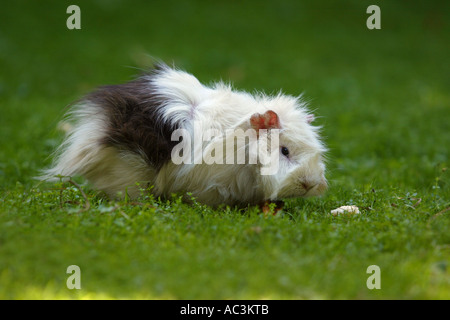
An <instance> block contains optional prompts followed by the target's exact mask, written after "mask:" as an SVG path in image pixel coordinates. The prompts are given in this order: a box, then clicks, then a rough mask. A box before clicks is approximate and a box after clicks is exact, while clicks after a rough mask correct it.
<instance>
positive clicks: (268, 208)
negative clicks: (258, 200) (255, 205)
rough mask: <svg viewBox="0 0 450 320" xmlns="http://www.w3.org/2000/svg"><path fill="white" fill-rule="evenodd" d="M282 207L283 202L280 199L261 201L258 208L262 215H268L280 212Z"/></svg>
mask: <svg viewBox="0 0 450 320" xmlns="http://www.w3.org/2000/svg"><path fill="white" fill-rule="evenodd" d="M283 207H284V202H283V201H281V200H277V201H271V200H267V201H265V202H264V203H262V204H261V205H260V206H259V208H260V209H261V212H262V213H263V214H264V216H268V215H274V216H275V215H277V214H279V213H281V211H282V210H283Z"/></svg>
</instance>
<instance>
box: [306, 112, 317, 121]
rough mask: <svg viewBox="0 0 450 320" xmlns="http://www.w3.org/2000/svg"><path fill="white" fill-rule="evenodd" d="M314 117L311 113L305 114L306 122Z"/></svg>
mask: <svg viewBox="0 0 450 320" xmlns="http://www.w3.org/2000/svg"><path fill="white" fill-rule="evenodd" d="M315 119H316V117H315V116H314V115H313V114H308V115H306V122H308V123H311V122H313V121H314V120H315Z"/></svg>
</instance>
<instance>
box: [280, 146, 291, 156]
mask: <svg viewBox="0 0 450 320" xmlns="http://www.w3.org/2000/svg"><path fill="white" fill-rule="evenodd" d="M281 153H282V154H283V156H286V157H288V156H289V149H288V148H286V147H281Z"/></svg>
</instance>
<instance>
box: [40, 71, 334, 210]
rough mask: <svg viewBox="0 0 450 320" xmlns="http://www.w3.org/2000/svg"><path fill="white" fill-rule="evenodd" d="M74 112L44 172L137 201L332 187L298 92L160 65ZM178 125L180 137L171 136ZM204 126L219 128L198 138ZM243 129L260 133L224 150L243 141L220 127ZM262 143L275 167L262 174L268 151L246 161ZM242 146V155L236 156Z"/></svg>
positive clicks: (250, 196)
mask: <svg viewBox="0 0 450 320" xmlns="http://www.w3.org/2000/svg"><path fill="white" fill-rule="evenodd" d="M68 119H70V121H71V122H72V125H71V129H70V131H69V132H68V134H67V136H66V138H65V140H64V141H63V142H62V144H61V145H60V146H59V148H58V149H57V150H56V156H55V159H54V163H53V166H52V167H51V168H49V169H47V170H45V171H44V173H43V175H42V176H41V178H42V179H45V180H58V179H61V177H71V176H75V175H81V176H83V177H84V178H86V179H87V180H88V181H89V182H90V183H92V185H93V186H94V188H96V189H99V190H102V191H104V192H105V193H106V194H107V195H108V196H109V197H111V198H115V197H118V196H119V197H120V195H122V196H124V195H125V193H126V194H127V195H128V196H129V197H131V198H136V197H139V196H140V195H141V192H142V189H143V188H144V189H147V190H149V192H151V193H153V194H154V195H155V196H157V197H162V198H167V197H170V196H171V195H172V194H174V193H178V194H179V193H181V194H185V195H186V194H188V195H189V196H188V197H187V198H189V197H192V196H193V197H194V198H195V199H196V200H197V201H199V202H200V203H204V204H207V205H210V206H213V207H216V206H219V205H221V204H224V205H230V206H239V207H242V206H248V205H260V204H261V203H264V202H267V201H272V202H275V201H277V200H281V199H284V198H291V197H309V196H318V195H320V194H322V193H323V192H324V191H325V190H326V189H327V181H326V178H325V165H324V154H325V152H326V148H325V146H324V144H323V143H322V142H321V140H320V137H319V133H318V132H319V128H318V127H316V126H313V125H312V124H311V122H312V121H313V120H314V116H313V115H312V114H311V113H310V112H309V111H308V110H307V106H306V103H305V102H303V101H302V99H301V96H300V97H293V96H288V95H284V94H281V93H279V94H277V95H275V96H268V95H265V94H262V93H256V94H253V95H252V94H249V93H246V92H242V91H237V90H234V89H233V88H232V87H231V86H230V85H228V84H225V83H223V82H218V83H216V84H214V85H212V86H205V85H202V84H201V83H200V82H199V81H198V80H197V78H195V77H194V76H192V75H190V74H188V73H186V72H184V71H181V70H178V69H175V68H171V67H168V66H167V65H165V64H162V63H159V64H156V65H155V66H154V68H152V69H151V70H150V71H148V72H146V73H144V74H142V75H141V76H139V77H138V78H136V79H135V80H133V81H130V82H128V83H125V84H119V85H109V86H103V87H100V88H99V89H97V90H96V91H94V92H92V93H90V94H88V95H87V96H85V97H84V98H83V99H81V100H80V101H78V102H77V103H75V104H74V105H73V107H72V108H71V110H70V111H69V113H68ZM180 130H181V131H182V133H184V135H179V134H175V133H179V132H180ZM208 130H209V131H210V130H214V133H215V134H212V135H211V134H209V138H208V137H206V138H205V137H204V136H203V137H200V138H199V137H198V133H200V135H201V134H202V133H206V132H208ZM237 130H242V131H245V132H248V130H250V131H251V130H253V131H254V132H255V134H254V135H253V136H252V135H251V134H249V135H247V136H246V137H247V138H248V139H244V140H243V141H244V142H243V144H242V145H241V146H240V147H236V146H232V147H228V146H229V143H230V141H231V140H233V141H232V142H236V140H237V139H234V137H232V138H230V137H229V136H228V135H225V134H222V135H221V134H220V133H225V132H237ZM246 130H247V131H246ZM186 134H188V135H191V137H189V136H186ZM196 134H197V137H195V135H196ZM251 138H253V140H252V139H251ZM264 139H265V140H264ZM250 140H251V141H250ZM263 140H264V141H265V144H263V147H262V148H261V149H260V150H265V151H268V150H269V149H270V150H269V151H273V152H271V153H270V159H272V160H275V162H274V163H276V164H277V166H276V168H275V169H276V170H272V171H273V172H270V173H267V172H266V173H264V172H263V170H264V169H267V168H268V167H267V162H266V163H265V164H264V163H263V161H262V159H263V157H260V158H258V159H257V160H256V161H253V162H252V161H249V160H250V158H251V157H252V154H253V153H254V150H255V149H253V148H250V146H251V145H252V143H253V144H255V143H256V144H258V143H259V142H260V141H261V142H262V141H263ZM199 141H200V142H199ZM241 142H242V141H241ZM225 145H226V147H224V146H225ZM213 146H216V147H217V146H219V147H217V148H216V149H215V150H214V151H215V152H213V153H216V158H215V160H218V161H212V162H211V161H208V159H209V160H211V159H212V153H211V148H212V147H213ZM273 146H275V148H273ZM222 147H223V148H225V149H224V151H225V152H224V155H222V153H221V152H219V151H221V150H222V149H221V148H222ZM183 148H186V149H183ZM242 148H244V149H245V150H246V153H245V157H244V161H240V162H236V161H234V162H232V161H231V162H230V161H229V160H230V158H232V159H235V157H234V156H235V154H236V153H237V152H238V151H239V150H241V149H242ZM250 149H252V150H253V151H250ZM258 150H259V149H258ZM252 152H253V153H252ZM230 153H231V155H230ZM208 154H209V158H208ZM197 155H201V156H200V157H197ZM190 156H193V157H194V158H195V159H194V160H193V161H192V159H189V158H190ZM218 158H219V159H218ZM189 160H190V161H189ZM220 160H223V161H220ZM241 160H242V159H241Z"/></svg>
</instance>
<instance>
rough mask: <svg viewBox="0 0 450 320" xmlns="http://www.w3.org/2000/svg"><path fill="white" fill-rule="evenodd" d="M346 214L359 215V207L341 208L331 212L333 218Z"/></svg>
mask: <svg viewBox="0 0 450 320" xmlns="http://www.w3.org/2000/svg"><path fill="white" fill-rule="evenodd" d="M345 213H350V214H359V213H360V212H359V208H358V207H357V206H341V207H339V208H337V209H334V210H331V214H332V215H333V216H337V215H339V214H345Z"/></svg>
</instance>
